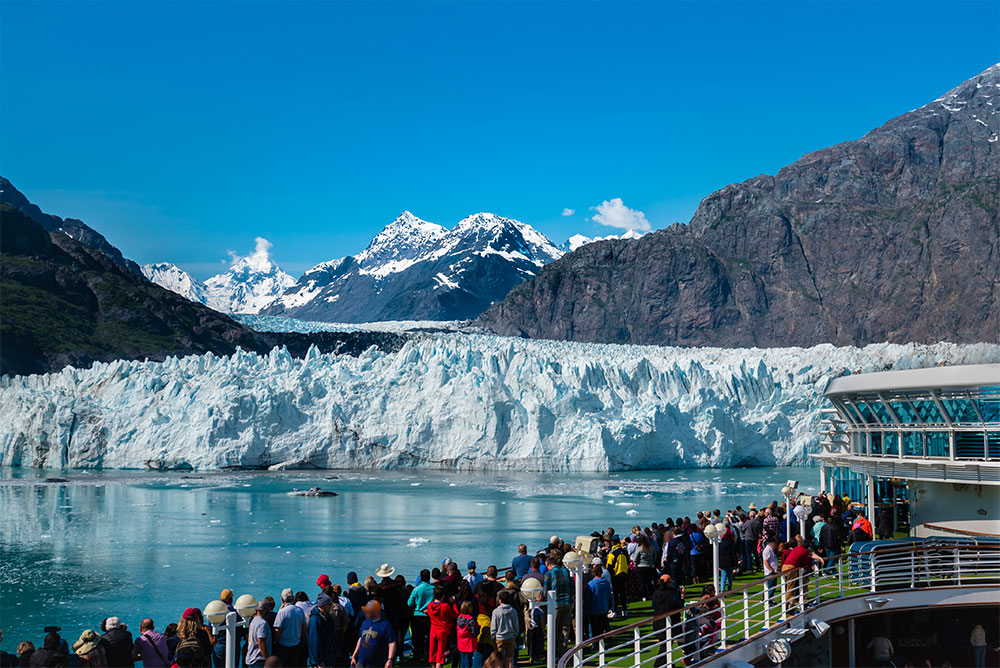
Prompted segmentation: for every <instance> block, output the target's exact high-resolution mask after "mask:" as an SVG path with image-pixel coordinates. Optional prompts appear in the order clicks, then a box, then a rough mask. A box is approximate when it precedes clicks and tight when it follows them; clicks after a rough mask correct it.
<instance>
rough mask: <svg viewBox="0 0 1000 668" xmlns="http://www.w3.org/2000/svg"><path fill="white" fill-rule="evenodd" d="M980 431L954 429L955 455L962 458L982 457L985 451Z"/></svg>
mask: <svg viewBox="0 0 1000 668" xmlns="http://www.w3.org/2000/svg"><path fill="white" fill-rule="evenodd" d="M983 436H984V434H983V432H981V431H956V432H955V456H956V457H962V458H975V459H982V457H983V455H984V454H986V453H985V445H986V443H985V440H984V439H983Z"/></svg>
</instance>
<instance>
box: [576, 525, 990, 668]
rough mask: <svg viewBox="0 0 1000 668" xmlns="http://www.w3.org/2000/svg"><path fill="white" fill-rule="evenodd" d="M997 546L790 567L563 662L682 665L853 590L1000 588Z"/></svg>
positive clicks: (592, 644)
mask: <svg viewBox="0 0 1000 668" xmlns="http://www.w3.org/2000/svg"><path fill="white" fill-rule="evenodd" d="M997 583H1000V544H997V543H991V544H986V545H935V546H918V547H904V548H894V549H886V550H879V549H878V548H877V546H876V547H875V549H874V550H873V551H871V552H854V553H850V554H845V555H840V556H838V557H836V558H829V559H827V560H826V563H825V564H824V565H822V566H815V565H814V567H813V569H811V570H805V569H791V570H789V571H787V572H783V573H781V574H778V575H773V576H770V577H768V578H764V579H762V580H758V581H757V582H754V583H751V584H749V585H745V586H743V587H740V588H738V589H733V590H730V591H725V592H722V593H721V594H720V595H718V596H715V597H713V598H710V599H707V600H705V601H697V602H694V603H690V604H688V605H687V606H685V607H684V608H682V609H680V610H674V611H672V612H668V613H665V614H661V615H657V616H654V617H649V618H647V619H643V620H641V621H637V622H633V623H632V624H628V625H627V626H623V627H620V628H617V629H614V630H612V631H611V632H609V633H606V634H604V635H601V636H597V637H595V638H591V639H589V640H587V641H584V642H583V643H581V644H579V645H577V646H576V647H574V648H572V649H571V650H570V651H568V652H567V653H566V654H564V655H563V656H562V657H561V658H560V659H559V663H558V667H559V668H566V666H568V665H570V664H571V663H572V664H574V665H576V666H583V667H587V666H592V667H594V668H602V667H604V666H615V667H620V668H628V667H629V666H633V667H635V668H640V667H643V666H650V667H653V666H657V667H662V666H669V665H672V664H673V663H674V662H676V661H679V660H681V659H683V660H684V665H685V666H693V665H699V664H701V663H704V662H707V661H709V660H710V659H711V658H712V657H714V656H715V655H716V654H718V653H719V652H723V651H726V650H729V649H733V648H736V647H738V646H740V645H742V644H744V643H747V642H750V641H751V640H755V639H756V638H759V637H760V636H761V635H762V634H765V633H768V632H770V631H772V630H775V629H776V628H779V627H786V626H787V625H788V623H789V622H790V621H791V620H793V619H795V618H796V617H797V616H799V615H803V614H805V613H806V611H810V612H813V611H815V610H816V608H817V607H819V606H822V605H824V604H826V603H830V602H833V601H839V600H841V599H844V598H847V597H852V596H863V597H870V596H871V594H872V593H877V592H883V591H898V590H901V589H918V588H921V589H922V588H927V587H956V586H989V585H993V586H996V585H997Z"/></svg>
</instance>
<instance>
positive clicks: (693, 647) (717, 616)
mask: <svg viewBox="0 0 1000 668" xmlns="http://www.w3.org/2000/svg"><path fill="white" fill-rule="evenodd" d="M826 397H827V399H828V400H829V404H830V405H829V408H827V409H826V410H825V411H824V413H825V414H824V416H823V417H824V419H823V421H822V425H823V427H822V434H821V450H820V452H818V453H816V454H815V455H813V457H814V458H815V460H816V463H817V464H818V472H819V484H818V490H822V491H828V492H833V493H834V494H837V495H840V496H847V497H849V498H850V499H851V501H852V502H853V503H856V504H859V505H860V506H861V507H862V508H865V509H866V511H867V512H866V515H867V516H868V517H869V518H870V520H871V521H872V523H873V524H874V523H875V520H876V516H877V514H878V513H879V512H883V511H885V512H890V513H892V519H893V528H894V535H895V538H892V539H886V540H873V541H864V542H855V543H853V544H852V545H851V546H850V548H849V551H847V553H846V554H844V555H841V556H840V557H839V558H837V559H832V560H828V561H827V563H826V564H825V565H824V567H823V568H819V567H818V566H816V567H814V568H813V569H812V570H809V571H808V572H807V571H806V570H805V569H802V570H801V571H800V570H795V569H793V570H791V571H787V572H783V573H782V574H781V575H779V576H776V577H773V578H771V586H772V587H773V589H771V590H770V593H769V587H768V586H767V583H766V582H764V581H759V582H756V583H753V584H749V585H742V586H739V587H737V588H735V589H733V590H730V591H726V592H723V593H722V595H721V596H718V597H717V598H716V599H715V600H713V601H710V603H711V605H709V606H705V605H700V604H699V603H697V602H695V603H690V604H688V605H687V607H686V608H684V609H683V610H678V611H675V612H673V613H669V614H667V615H663V616H660V617H652V618H648V619H643V620H638V621H636V622H634V623H632V624H629V625H627V626H624V627H621V628H618V629H615V630H613V631H612V632H611V633H609V634H606V635H605V636H600V637H598V638H593V639H590V640H588V641H585V642H583V643H581V644H579V645H578V646H577V647H575V648H574V649H572V650H570V651H569V652H568V653H567V654H566V655H564V656H563V657H561V658H560V659H559V668H564V667H565V668H568V667H569V666H571V665H572V666H576V667H580V666H584V665H586V666H594V667H595V668H602V667H603V666H619V667H623V668H627V667H629V666H635V667H636V668H640V667H646V666H648V667H649V668H661V667H664V666H712V667H716V666H718V667H726V666H728V667H732V668H747V667H749V666H775V665H779V666H838V667H839V666H844V667H850V668H854V667H856V666H857V667H860V666H876V665H895V666H904V665H907V664H909V665H914V666H921V667H923V666H933V667H935V668H937V667H938V666H946V665H950V666H956V667H957V666H974V665H988V666H996V665H998V654H997V652H996V650H995V649H991V648H996V647H997V645H998V637H997V636H998V631H1000V364H982V365H967V366H943V367H935V368H929V369H915V370H906V371H885V372H878V373H866V374H854V375H846V376H842V377H839V378H834V379H831V380H830V381H829V382H828V384H827V387H826ZM789 485H795V483H794V481H789ZM783 492H787V493H788V495H789V496H791V495H792V494H793V493H795V494H797V490H796V489H794V488H789V487H787V486H786V489H785V490H783ZM707 533H709V532H708V531H706V534H707ZM977 625H979V626H980V627H981V628H982V630H983V631H985V634H986V641H987V643H988V645H989V647H985V648H982V649H979V648H973V647H972V646H971V643H970V641H971V639H972V635H973V632H974V631H975V629H976V626H977ZM706 628H710V629H712V628H714V629H716V631H715V632H714V633H708V634H706V633H705V629H706ZM975 632H976V633H979V632H978V631H975ZM978 637H979V636H977V639H978ZM887 648H890V651H891V656H892V659H891V662H887V661H885V660H884V655H885V653H886V651H887ZM880 654H881V656H880ZM981 661H982V663H981Z"/></svg>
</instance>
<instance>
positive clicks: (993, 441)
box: [986, 431, 1000, 459]
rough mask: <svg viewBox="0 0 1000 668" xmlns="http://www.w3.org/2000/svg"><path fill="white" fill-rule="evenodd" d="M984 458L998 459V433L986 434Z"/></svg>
mask: <svg viewBox="0 0 1000 668" xmlns="http://www.w3.org/2000/svg"><path fill="white" fill-rule="evenodd" d="M986 456H987V457H989V458H990V459H1000V431H988V432H986Z"/></svg>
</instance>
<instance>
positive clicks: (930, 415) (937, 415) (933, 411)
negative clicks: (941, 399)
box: [910, 399, 944, 424]
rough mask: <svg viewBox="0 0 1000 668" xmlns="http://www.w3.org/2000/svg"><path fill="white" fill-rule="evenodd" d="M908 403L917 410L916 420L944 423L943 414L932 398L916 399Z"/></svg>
mask: <svg viewBox="0 0 1000 668" xmlns="http://www.w3.org/2000/svg"><path fill="white" fill-rule="evenodd" d="M910 403H912V404H913V408H914V410H915V411H916V412H917V418H918V420H917V421H918V422H924V423H938V424H944V416H943V415H941V411H940V410H938V407H937V404H936V403H934V402H933V401H932V400H930V399H916V400H914V401H912V402H910Z"/></svg>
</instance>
